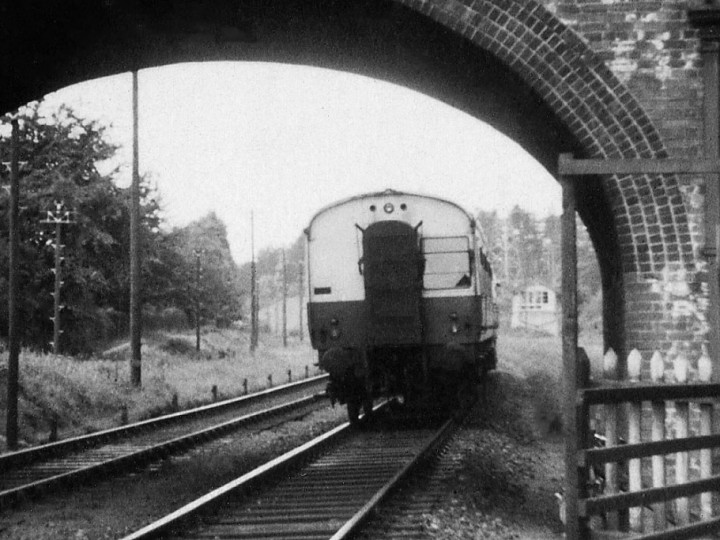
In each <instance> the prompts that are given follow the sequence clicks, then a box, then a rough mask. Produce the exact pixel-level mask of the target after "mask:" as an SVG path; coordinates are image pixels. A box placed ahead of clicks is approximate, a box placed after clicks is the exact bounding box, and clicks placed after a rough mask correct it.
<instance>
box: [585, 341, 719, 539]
mask: <svg viewBox="0 0 720 540" xmlns="http://www.w3.org/2000/svg"><path fill="white" fill-rule="evenodd" d="M581 357H584V354H581ZM690 357H691V351H690V347H689V344H674V345H673V347H672V348H671V349H670V351H668V352H667V353H666V354H665V355H663V354H662V353H660V352H655V353H654V354H653V355H652V358H650V359H649V362H646V361H644V360H643V358H642V355H641V353H640V352H639V351H637V350H633V351H632V352H631V353H630V354H629V355H628V358H627V362H626V363H625V364H626V368H627V373H626V374H625V373H623V374H621V373H620V372H619V369H618V358H617V355H616V354H615V353H614V352H613V351H612V350H609V351H608V352H607V353H606V354H605V357H604V358H603V376H602V380H600V381H592V382H591V381H588V383H587V387H586V388H580V389H578V393H577V398H578V400H577V403H578V409H579V411H582V412H583V413H589V415H588V416H589V418H590V419H591V420H590V422H588V423H584V426H587V429H583V430H581V431H580V432H578V433H577V437H578V442H579V444H578V452H577V466H578V468H579V469H580V470H581V471H582V473H581V477H582V478H583V479H585V480H586V485H585V486H582V488H581V490H580V494H579V500H578V505H577V509H578V519H580V520H582V523H583V527H581V529H586V530H587V525H588V520H589V519H590V518H591V517H593V518H595V521H594V522H593V527H594V528H596V529H597V528H603V529H606V530H611V531H626V532H627V533H628V534H629V535H632V537H633V538H642V539H644V540H650V539H660V538H673V539H674V538H693V537H697V536H698V535H703V534H709V533H712V532H717V531H720V517H718V516H717V514H720V512H719V511H718V509H717V507H714V505H713V503H714V500H713V494H714V493H715V492H719V491H720V474H713V469H714V466H713V450H714V449H716V448H720V434H718V433H713V419H714V418H713V417H714V415H715V407H716V405H717V404H718V399H720V384H718V383H715V382H711V376H712V373H711V366H712V362H711V359H710V357H709V356H708V353H707V350H706V348H705V347H704V346H703V347H702V353H701V354H700V355H699V357H697V355H696V358H692V359H691V358H690ZM691 360H692V361H691ZM648 366H649V368H650V369H649V370H648V369H643V367H644V368H647V367H648ZM621 375H623V376H625V375H627V378H626V379H624V380H620V376H621ZM643 378H644V379H645V380H641V379H643ZM690 379H692V380H690ZM590 425H594V426H602V428H601V429H600V430H599V431H600V432H602V433H603V435H604V436H602V437H597V438H596V440H602V441H604V446H603V447H590V446H591V444H590V441H592V440H593V438H592V437H591V435H592V433H591V432H590V431H589V426H590ZM621 433H622V434H624V435H626V438H625V439H622V438H621V437H620V436H619V435H620V434H621ZM671 476H672V478H671ZM598 486H599V487H598ZM593 487H594V488H595V489H592V488H593ZM691 499H692V500H691Z"/></svg>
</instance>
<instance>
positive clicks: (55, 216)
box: [40, 201, 74, 354]
mask: <svg viewBox="0 0 720 540" xmlns="http://www.w3.org/2000/svg"><path fill="white" fill-rule="evenodd" d="M40 223H48V224H54V225H55V245H54V246H53V247H54V248H55V268H54V269H53V272H54V273H55V291H54V292H53V293H52V295H53V299H54V306H55V307H54V310H53V316H52V321H53V341H52V348H53V354H60V334H62V330H61V329H60V310H62V309H63V306H62V305H61V304H60V287H62V284H63V280H62V275H61V274H62V262H63V260H64V257H63V256H62V250H63V247H65V246H64V245H63V244H62V226H63V225H69V224H70V223H74V221H73V220H72V212H70V211H69V210H66V209H65V205H64V204H63V203H61V202H57V201H55V211H54V212H53V211H52V210H48V211H47V217H46V218H45V219H43V220H41V221H40Z"/></svg>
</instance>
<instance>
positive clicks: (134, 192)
mask: <svg viewBox="0 0 720 540" xmlns="http://www.w3.org/2000/svg"><path fill="white" fill-rule="evenodd" d="M132 110H133V161H132V184H131V186H130V350H131V356H130V381H131V384H132V385H133V386H135V387H139V386H140V384H141V381H142V351H141V338H142V304H141V299H140V288H141V283H140V164H139V161H140V158H139V137H138V72H137V70H133V72H132Z"/></svg>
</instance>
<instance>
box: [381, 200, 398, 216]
mask: <svg viewBox="0 0 720 540" xmlns="http://www.w3.org/2000/svg"><path fill="white" fill-rule="evenodd" d="M383 210H385V213H386V214H392V213H393V212H394V211H395V206H393V203H389V202H388V203H385V206H383Z"/></svg>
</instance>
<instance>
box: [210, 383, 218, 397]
mask: <svg viewBox="0 0 720 540" xmlns="http://www.w3.org/2000/svg"><path fill="white" fill-rule="evenodd" d="M210 392H211V393H212V400H213V401H217V399H218V387H217V384H213V385H212V388H211V389H210Z"/></svg>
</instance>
